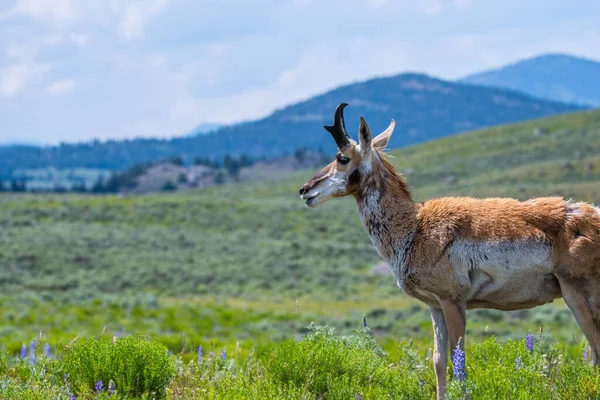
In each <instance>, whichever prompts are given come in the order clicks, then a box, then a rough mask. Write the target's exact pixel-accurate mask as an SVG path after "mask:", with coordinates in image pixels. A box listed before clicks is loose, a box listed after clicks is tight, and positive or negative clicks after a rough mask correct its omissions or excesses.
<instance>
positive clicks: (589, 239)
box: [300, 103, 600, 399]
mask: <svg viewBox="0 0 600 400" xmlns="http://www.w3.org/2000/svg"><path fill="white" fill-rule="evenodd" d="M346 105H347V104H345V103H342V104H340V105H339V106H338V107H337V109H336V112H335V117H334V125H333V126H325V129H327V131H329V132H330V133H331V134H332V136H333V138H334V139H335V142H336V144H337V146H338V152H337V156H336V159H335V160H334V161H333V162H332V163H331V164H329V165H328V166H326V167H325V168H323V169H322V170H321V171H320V172H318V173H317V174H316V175H315V176H314V177H313V178H312V179H311V180H310V181H308V182H307V183H306V184H304V186H302V188H300V197H301V199H302V200H304V201H305V204H306V206H308V207H311V208H313V207H317V206H319V205H321V204H323V203H324V202H325V201H327V200H329V199H332V198H335V197H343V196H349V195H351V196H354V198H355V199H356V202H357V204H358V210H359V213H360V217H361V220H362V223H363V226H364V228H365V230H366V231H367V233H368V234H369V236H370V237H371V241H372V242H373V245H374V246H375V249H376V250H377V252H378V254H379V255H380V256H381V257H382V258H383V259H384V260H385V261H387V262H388V263H389V265H390V266H391V269H392V272H393V273H394V275H395V277H396V279H397V282H398V286H399V287H400V288H401V289H403V290H404V291H405V292H406V293H408V294H409V295H410V296H412V297H415V298H417V299H419V300H421V301H423V302H424V303H426V304H427V305H428V306H429V308H430V312H431V319H432V322H433V333H434V357H433V363H434V369H435V373H436V377H437V397H438V399H442V398H444V396H445V393H446V369H447V365H448V350H449V348H450V349H455V348H457V346H458V348H460V349H462V350H463V351H464V336H465V325H466V310H467V309H468V308H495V309H499V310H518V309H525V308H531V307H535V306H538V305H541V304H545V303H549V302H551V301H552V300H554V299H556V298H559V297H561V296H562V297H563V298H564V300H565V302H566V303H567V305H568V306H569V308H570V309H571V311H572V312H573V314H574V315H575V319H576V320H577V322H578V324H579V326H580V327H581V329H582V331H583V333H584V334H585V336H586V337H587V339H588V341H589V342H590V345H591V347H592V354H593V360H594V364H595V365H598V364H599V362H600V209H599V208H597V207H594V206H592V205H590V204H588V203H578V202H573V201H570V200H564V199H562V198H559V197H544V198H534V199H531V200H528V201H524V202H521V201H518V200H515V199H509V198H487V199H475V198H470V197H446V198H437V199H432V200H428V201H425V202H423V203H418V202H415V201H413V199H412V198H411V192H410V189H409V186H408V185H407V183H406V181H405V179H404V177H403V176H402V175H401V174H400V173H398V171H397V170H396V169H395V168H394V166H393V165H392V164H391V163H390V162H389V161H388V160H387V158H386V156H385V155H384V153H383V150H384V149H385V147H386V146H387V144H388V142H389V140H390V137H391V135H392V132H393V130H394V125H395V123H394V120H392V121H391V123H390V125H389V127H388V128H387V129H386V130H385V131H384V132H383V133H381V134H380V135H378V136H376V137H375V138H373V139H372V138H371V131H370V129H369V125H367V122H366V121H365V119H364V118H363V117H360V126H359V130H358V136H359V143H356V142H355V141H354V140H352V139H351V138H350V136H349V135H348V133H347V132H346V128H345V124H344V115H343V110H344V107H345V106H346ZM449 346H450V347H449ZM452 351H454V350H452Z"/></svg>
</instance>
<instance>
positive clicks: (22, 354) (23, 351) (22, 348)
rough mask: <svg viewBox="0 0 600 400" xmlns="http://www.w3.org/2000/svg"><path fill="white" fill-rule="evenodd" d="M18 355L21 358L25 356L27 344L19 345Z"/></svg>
mask: <svg viewBox="0 0 600 400" xmlns="http://www.w3.org/2000/svg"><path fill="white" fill-rule="evenodd" d="M19 356H20V357H21V358H25V357H27V346H25V344H23V345H22V346H21V352H20V353H19Z"/></svg>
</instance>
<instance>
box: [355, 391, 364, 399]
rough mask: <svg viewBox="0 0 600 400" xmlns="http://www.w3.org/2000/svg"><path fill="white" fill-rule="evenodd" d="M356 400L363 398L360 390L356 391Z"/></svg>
mask: <svg viewBox="0 0 600 400" xmlns="http://www.w3.org/2000/svg"><path fill="white" fill-rule="evenodd" d="M356 400H363V398H362V396H361V395H360V392H356Z"/></svg>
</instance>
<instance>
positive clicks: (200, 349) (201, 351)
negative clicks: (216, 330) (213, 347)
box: [198, 346, 204, 364]
mask: <svg viewBox="0 0 600 400" xmlns="http://www.w3.org/2000/svg"><path fill="white" fill-rule="evenodd" d="M203 359H204V348H203V347H202V346H198V363H199V364H200V363H202V360H203Z"/></svg>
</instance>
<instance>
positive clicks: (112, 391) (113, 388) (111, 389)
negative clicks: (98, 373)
mask: <svg viewBox="0 0 600 400" xmlns="http://www.w3.org/2000/svg"><path fill="white" fill-rule="evenodd" d="M115 393H117V386H116V385H115V382H113V380H112V379H111V380H110V381H109V382H108V395H109V396H110V395H113V394H115Z"/></svg>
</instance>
